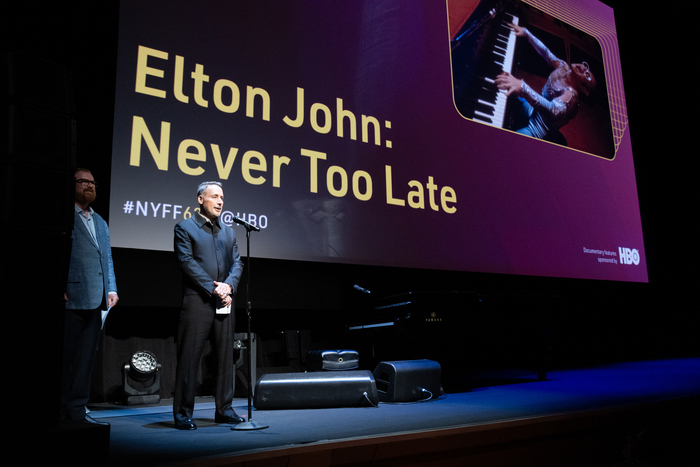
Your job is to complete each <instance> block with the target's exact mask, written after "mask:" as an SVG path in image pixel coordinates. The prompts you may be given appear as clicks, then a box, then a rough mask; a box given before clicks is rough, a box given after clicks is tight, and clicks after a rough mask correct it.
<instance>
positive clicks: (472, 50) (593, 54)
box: [448, 0, 615, 159]
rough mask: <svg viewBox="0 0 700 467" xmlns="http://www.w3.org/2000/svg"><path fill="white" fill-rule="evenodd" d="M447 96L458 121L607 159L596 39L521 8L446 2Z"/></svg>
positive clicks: (516, 2) (508, 0)
mask: <svg viewBox="0 0 700 467" xmlns="http://www.w3.org/2000/svg"><path fill="white" fill-rule="evenodd" d="M448 14H449V15H448V16H449V28H450V47H451V51H452V78H453V85H454V89H453V93H454V94H453V95H454V101H455V106H456V108H457V111H458V112H459V113H460V114H461V115H462V116H463V117H465V118H467V119H470V120H472V121H474V122H478V123H480V124H487V125H491V126H494V127H497V128H502V129H504V130H509V131H511V132H516V133H518V134H521V135H524V136H527V137H531V138H537V139H541V140H544V141H547V142H549V143H554V144H557V145H560V146H566V147H569V148H572V149H575V150H577V151H580V152H583V153H587V154H590V155H594V156H597V157H601V158H604V159H613V158H614V156H615V143H614V138H613V123H612V120H611V116H610V105H609V101H608V92H607V86H606V80H605V73H604V67H603V54H602V50H601V47H600V43H599V42H598V40H597V39H596V38H594V37H593V36H591V35H590V34H587V33H585V32H583V31H582V30H581V29H578V28H576V27H573V26H571V25H569V24H567V23H565V22H563V21H561V20H559V19H557V18H554V17H553V16H551V15H548V14H545V13H543V12H541V11H539V10H538V9H536V8H534V7H532V6H530V5H528V4H526V3H524V2H521V1H520V0H502V1H498V0H448Z"/></svg>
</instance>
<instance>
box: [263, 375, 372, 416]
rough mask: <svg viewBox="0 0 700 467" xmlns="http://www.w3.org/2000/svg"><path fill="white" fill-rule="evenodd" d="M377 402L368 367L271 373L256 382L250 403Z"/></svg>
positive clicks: (295, 405) (344, 404) (290, 405)
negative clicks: (350, 369)
mask: <svg viewBox="0 0 700 467" xmlns="http://www.w3.org/2000/svg"><path fill="white" fill-rule="evenodd" d="M377 404H379V397H378V395H377V386H376V384H375V383H374V378H373V377H372V373H371V372H370V371H368V370H357V371H323V372H312V373H272V374H266V375H263V376H262V377H261V378H260V379H259V380H258V382H257V384H256V385H255V397H254V400H253V405H254V406H255V408H256V409H258V410H265V409H319V408H332V407H371V406H376V405H377Z"/></svg>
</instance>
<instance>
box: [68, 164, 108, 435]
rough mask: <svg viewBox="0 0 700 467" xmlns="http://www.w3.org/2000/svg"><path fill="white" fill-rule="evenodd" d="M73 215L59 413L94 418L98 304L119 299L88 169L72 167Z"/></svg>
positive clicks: (100, 306) (103, 307)
mask: <svg viewBox="0 0 700 467" xmlns="http://www.w3.org/2000/svg"><path fill="white" fill-rule="evenodd" d="M74 176H75V219H74V225H73V234H72V245H71V256H70V265H69V269H68V282H67V284H66V293H65V296H64V298H65V303H66V307H65V308H66V310H65V337H64V339H65V340H64V353H63V382H62V393H61V419H62V420H80V421H87V422H90V423H98V422H96V421H95V420H94V419H92V418H91V417H90V416H89V415H87V411H86V410H85V406H86V405H87V403H88V400H89V398H90V378H91V376H92V368H93V366H94V364H95V355H96V351H97V344H98V342H99V338H100V333H101V330H102V310H107V309H109V308H112V307H113V306H114V305H116V304H117V301H118V300H119V296H118V295H117V284H116V280H115V277H114V266H113V264H112V248H111V245H110V240H109V229H108V227H107V223H106V222H105V221H104V219H102V217H100V216H99V215H98V214H97V213H96V212H95V211H93V209H92V208H91V207H90V203H92V202H93V201H94V200H95V197H96V192H97V184H96V183H95V179H94V178H93V176H92V173H91V172H90V171H89V170H87V169H77V170H76V171H75V175H74Z"/></svg>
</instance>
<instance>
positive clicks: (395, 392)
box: [374, 360, 442, 402]
mask: <svg viewBox="0 0 700 467" xmlns="http://www.w3.org/2000/svg"><path fill="white" fill-rule="evenodd" d="M440 370H441V369H440V364H439V363H437V362H434V361H432V360H401V361H393V362H380V363H379V364H378V365H377V368H375V370H374V378H375V383H376V385H377V392H378V394H379V400H380V401H382V402H416V401H419V400H429V399H435V398H437V397H439V396H440V395H441V394H442V387H441V383H440Z"/></svg>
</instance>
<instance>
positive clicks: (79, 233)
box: [66, 212, 117, 310]
mask: <svg viewBox="0 0 700 467" xmlns="http://www.w3.org/2000/svg"><path fill="white" fill-rule="evenodd" d="M74 215H75V218H74V221H73V234H72V246H71V255H70V266H69V269H68V283H67V285H66V296H67V297H68V302H67V303H66V308H68V309H71V310H94V309H97V308H98V307H99V306H100V305H101V304H102V301H103V300H104V301H105V303H107V302H106V301H107V294H108V293H109V292H116V291H117V281H116V279H115V277H114V265H113V263H112V247H111V245H110V240H109V228H108V227H107V223H106V222H105V221H104V219H102V217H101V216H100V215H99V214H96V213H93V221H94V222H95V233H96V234H97V241H98V242H99V244H100V245H99V247H98V246H97V245H96V244H95V242H94V241H93V239H92V236H91V235H90V232H88V230H87V228H86V227H85V224H84V223H83V221H82V220H81V219H80V217H79V214H78V213H77V212H76V213H75V214H74Z"/></svg>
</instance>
